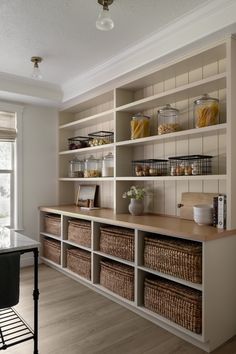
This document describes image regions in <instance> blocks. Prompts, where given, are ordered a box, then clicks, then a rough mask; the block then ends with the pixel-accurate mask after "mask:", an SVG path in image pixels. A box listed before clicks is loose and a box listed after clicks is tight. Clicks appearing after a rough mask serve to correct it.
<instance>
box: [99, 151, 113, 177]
mask: <svg viewBox="0 0 236 354" xmlns="http://www.w3.org/2000/svg"><path fill="white" fill-rule="evenodd" d="M113 176H114V157H113V154H112V153H111V152H109V154H107V155H106V156H104V157H103V159H102V177H113Z"/></svg>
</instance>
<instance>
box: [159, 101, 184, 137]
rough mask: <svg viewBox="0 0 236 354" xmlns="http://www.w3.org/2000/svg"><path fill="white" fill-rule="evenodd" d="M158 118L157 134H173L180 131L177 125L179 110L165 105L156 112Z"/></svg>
mask: <svg viewBox="0 0 236 354" xmlns="http://www.w3.org/2000/svg"><path fill="white" fill-rule="evenodd" d="M157 116H158V134H159V135H162V134H167V133H173V132H176V131H178V130H180V125H179V123H178V116H179V110H178V109H176V108H173V107H171V105H170V104H166V105H165V106H164V107H162V108H160V109H159V110H158V111H157Z"/></svg>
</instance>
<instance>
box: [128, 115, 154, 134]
mask: <svg viewBox="0 0 236 354" xmlns="http://www.w3.org/2000/svg"><path fill="white" fill-rule="evenodd" d="M147 136H150V117H148V116H144V115H143V114H141V113H138V114H136V115H135V116H133V117H132V120H131V139H139V138H145V137H147Z"/></svg>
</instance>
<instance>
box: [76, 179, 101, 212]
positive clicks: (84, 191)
mask: <svg viewBox="0 0 236 354" xmlns="http://www.w3.org/2000/svg"><path fill="white" fill-rule="evenodd" d="M97 187H98V186H97V185H96V184H81V185H79V189H78V193H77V197H76V206H80V207H87V208H88V207H94V206H96V201H97Z"/></svg>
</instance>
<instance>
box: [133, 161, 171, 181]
mask: <svg viewBox="0 0 236 354" xmlns="http://www.w3.org/2000/svg"><path fill="white" fill-rule="evenodd" d="M132 171H133V176H139V177H141V176H166V175H167V171H168V160H163V159H146V160H133V161H132Z"/></svg>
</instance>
